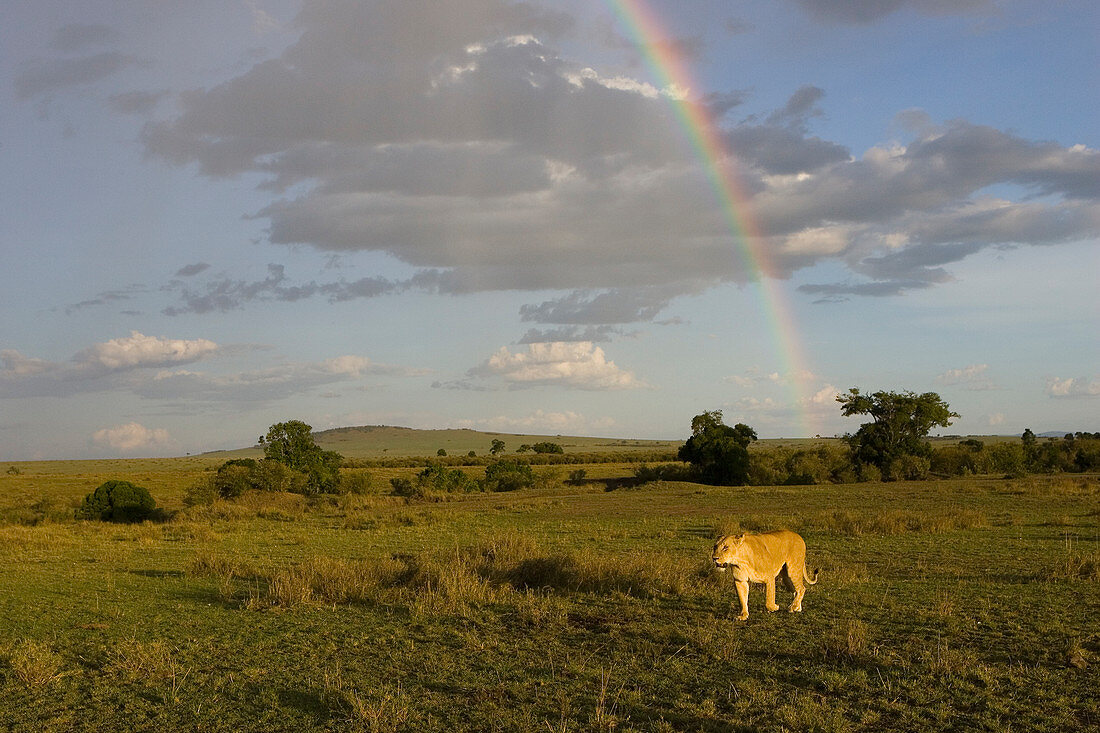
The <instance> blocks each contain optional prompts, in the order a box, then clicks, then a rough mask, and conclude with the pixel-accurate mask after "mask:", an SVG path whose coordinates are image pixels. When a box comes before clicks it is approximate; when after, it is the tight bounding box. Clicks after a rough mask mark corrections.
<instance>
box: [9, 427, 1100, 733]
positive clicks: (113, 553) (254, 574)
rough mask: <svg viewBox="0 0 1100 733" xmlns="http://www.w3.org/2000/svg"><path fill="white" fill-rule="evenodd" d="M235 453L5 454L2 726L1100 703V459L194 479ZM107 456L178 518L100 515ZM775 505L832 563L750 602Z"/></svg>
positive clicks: (949, 711)
mask: <svg viewBox="0 0 1100 733" xmlns="http://www.w3.org/2000/svg"><path fill="white" fill-rule="evenodd" d="M387 450H388V449H387ZM398 452H399V451H398V449H397V448H394V449H393V450H392V451H389V452H388V453H387V455H395V454H396V453H398ZM452 453H453V451H452ZM224 460H225V457H224V456H223V457H206V456H203V457H188V458H177V459H156V460H153V459H150V460H128V461H81V462H64V461H52V462H37V463H17V464H10V465H9V464H2V465H0V729H10V730H16V731H70V730H71V731H85V730H88V731H96V730H101V731H115V730H126V731H137V730H156V731H164V730H196V731H198V730H201V731H221V730H225V731H241V730H249V731H251V730H255V731H260V730H263V731H270V730H287V731H291V730H293V731H313V730H316V731H322V730H333V731H336V730H341V731H342V730H366V731H454V730H475V731H492V730H499V731H755V730H764V731H858V730H867V731H880V730H933V731H935V730H989V731H1004V730H1016V731H1019V730H1035V731H1062V730H1064V731H1081V730H1089V729H1092V730H1095V729H1098V728H1100V694H1098V693H1097V690H1098V689H1100V620H1098V619H1100V478H1098V477H1097V476H1096V475H1095V474H1055V475H1030V476H1020V477H1015V478H1005V477H1003V476H1000V475H996V476H994V475H990V476H970V477H964V478H952V479H938V480H928V481H894V482H863V483H842V484H816V485H789V486H788V485H784V486H731V487H723V486H710V485H704V484H698V483H692V482H688V481H679V480H661V479H658V480H649V481H640V480H637V476H638V472H637V466H636V464H631V463H625V462H620V463H591V464H577V465H570V466H553V465H549V466H535V467H534V470H535V474H536V481H535V484H534V486H533V487H531V488H524V489H521V490H518V491H509V492H504V493H486V492H481V491H474V492H469V493H454V494H446V495H427V496H419V497H400V496H392V495H390V494H391V486H392V484H391V481H390V479H393V478H401V477H410V478H411V477H415V476H416V475H417V473H418V471H419V470H420V468H416V467H402V466H399V465H396V463H397V462H394V465H384V464H382V463H378V464H377V465H375V466H374V467H365V468H364V467H358V468H345V469H344V472H345V473H346V474H358V475H360V476H361V477H362V478H361V479H360V480H359V481H358V482H357V483H356V487H357V492H358V493H347V494H343V495H331V496H330V495H325V496H318V497H305V496H302V495H300V494H293V493H273V492H250V491H247V492H244V493H243V494H242V495H241V496H240V497H238V498H235V499H232V500H218V501H215V502H213V503H208V504H207V503H201V504H194V505H191V506H187V505H186V504H185V502H184V498H185V496H187V495H188V491H189V490H190V488H191V487H193V486H194V485H195V484H196V483H197V482H201V481H202V480H203V479H204V477H208V476H209V475H210V474H211V472H213V471H215V470H216V469H217V467H218V466H219V465H220V464H221V463H222V462H223V461H224ZM353 463H354V462H353ZM579 469H583V470H584V473H583V476H582V475H581V474H578V473H577V471H578V470H579ZM5 470H7V473H5V472H4V471H5ZM461 470H463V471H465V472H468V473H469V474H470V475H471V476H479V475H481V474H482V473H483V472H484V471H485V468H484V467H479V466H467V467H464V468H462V469H461ZM109 479H123V480H127V481H131V482H133V483H135V484H138V485H140V486H144V487H145V488H147V489H148V490H149V491H150V493H151V494H152V495H153V497H155V499H156V501H157V504H158V506H159V507H161V508H162V509H163V510H164V516H163V517H162V518H161V519H160V520H159V521H155V522H152V521H146V522H143V523H136V524H114V523H109V522H100V521H77V520H75V519H73V514H74V510H75V509H76V508H77V507H78V506H79V505H80V503H81V501H82V499H83V498H84V497H85V496H86V495H87V494H88V493H89V492H91V491H92V490H93V489H95V488H96V487H97V486H99V485H100V484H102V483H103V482H104V481H107V480H109ZM777 528H789V529H793V530H795V531H797V532H799V533H800V534H801V535H802V536H803V537H804V538H805V540H806V544H807V546H808V564H809V565H810V567H811V568H814V567H817V568H820V570H821V574H820V580H819V582H818V583H817V585H814V586H811V587H810V588H809V589H808V591H807V593H806V597H805V600H804V602H803V609H804V611H803V612H802V613H801V614H790V613H787V612H786V610H785V609H786V605H787V603H789V602H790V598H791V594H790V593H789V592H787V591H786V590H784V589H782V587H781V588H780V591H779V593H778V602H779V604H780V606H781V609H782V610H780V611H779V612H777V613H774V614H772V613H767V612H766V611H765V609H764V594H763V591H762V589H761V588H760V587H758V586H754V587H753V590H752V592H751V593H750V617H749V619H748V620H747V621H745V622H739V621H737V620H736V619H735V617H736V615H737V613H738V611H739V607H738V604H737V599H736V594H735V593H734V589H733V583H732V580H731V579H730V578H728V577H726V575H725V574H722V573H719V572H716V571H715V570H714V569H713V567H712V563H711V562H710V550H711V547H712V544H713V542H714V538H715V537H716V536H718V535H720V534H730V533H735V532H738V531H758V530H767V529H777Z"/></svg>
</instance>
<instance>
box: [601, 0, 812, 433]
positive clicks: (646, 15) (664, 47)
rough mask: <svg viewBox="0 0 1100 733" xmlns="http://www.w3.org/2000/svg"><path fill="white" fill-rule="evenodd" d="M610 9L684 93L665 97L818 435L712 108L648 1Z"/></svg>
mask: <svg viewBox="0 0 1100 733" xmlns="http://www.w3.org/2000/svg"><path fill="white" fill-rule="evenodd" d="M606 3H607V5H608V7H609V8H610V9H611V10H612V12H613V13H614V14H615V16H616V17H617V18H618V20H619V22H620V23H621V24H622V25H623V27H624V28H625V29H626V31H627V33H628V35H629V36H630V39H631V41H632V42H633V43H634V45H635V46H636V47H637V48H638V50H639V51H640V52H641V54H642V56H643V57H644V58H645V61H646V65H647V66H648V67H649V70H650V73H651V74H652V75H653V77H654V80H655V81H656V83H657V86H658V87H659V88H661V89H664V90H676V91H677V92H679V93H678V94H675V95H674V94H668V93H666V95H665V96H666V98H667V99H668V100H669V101H670V103H671V104H672V106H673V107H674V109H675V113H676V116H677V117H678V118H679V120H680V123H681V124H682V125H683V128H684V130H685V131H686V133H687V136H688V138H689V140H690V143H691V146H692V147H693V148H694V151H695V154H696V155H697V156H698V158H699V160H700V161H701V162H702V164H703V168H704V170H705V172H706V175H707V178H708V180H709V182H710V184H711V187H712V188H713V189H714V192H715V194H716V195H717V198H718V203H719V204H720V205H721V207H722V211H723V214H724V217H725V220H726V224H727V226H728V227H729V230H730V233H731V234H733V238H734V241H735V242H736V249H737V254H738V255H739V257H740V258H741V261H742V264H743V265H744V266H745V268H746V272H748V273H750V274H753V275H756V276H757V277H756V280H757V287H758V288H759V290H760V298H759V302H760V304H761V309H762V311H763V315H764V318H765V320H766V321H767V324H768V328H769V331H770V332H771V333H772V334H773V335H774V338H775V351H776V354H777V356H778V359H779V361H780V364H781V367H782V369H781V372H780V373H781V374H785V375H786V376H787V384H788V385H789V388H790V399H791V401H792V404H793V407H794V410H795V416H796V427H797V429H798V430H799V431H800V432H801V433H802V435H803V436H810V435H813V434H814V433H815V432H816V431H814V430H813V428H812V427H811V419H810V415H809V412H808V410H807V409H806V399H805V398H806V392H807V389H806V387H807V380H808V375H809V374H810V370H809V369H808V368H807V361H806V357H805V354H804V353H803V350H802V348H801V341H800V339H799V338H798V325H797V323H796V322H795V320H794V317H793V315H792V314H791V308H790V306H789V305H788V303H787V302H786V300H785V299H784V295H783V292H782V290H781V289H780V288H779V286H778V285H777V282H776V280H777V278H776V277H775V274H776V272H777V269H776V268H775V267H774V266H773V263H772V261H771V258H770V257H769V255H768V252H767V250H766V249H765V248H764V246H763V241H764V239H763V236H762V233H761V231H760V228H759V226H757V224H756V221H755V220H754V219H753V217H752V207H751V206H750V204H749V198H748V196H747V195H746V194H745V192H744V190H743V189H742V187H741V182H740V181H739V180H738V177H737V174H736V170H735V164H736V157H735V156H734V155H733V153H732V151H731V150H729V148H728V147H727V146H726V144H725V142H724V141H723V140H722V136H721V134H720V132H719V129H718V126H717V124H716V123H715V121H714V120H713V119H712V118H711V116H710V114H709V112H708V110H707V109H706V107H705V106H704V105H702V104H701V103H700V102H698V101H697V100H693V99H691V97H690V95H689V93H688V92H689V90H691V89H693V88H695V86H696V85H694V84H693V83H692V77H691V74H690V73H689V69H688V67H687V65H686V64H685V63H684V62H683V61H682V60H681V59H680V58H679V57H677V55H676V54H675V53H673V52H672V49H671V48H670V45H669V43H668V42H667V38H668V34H666V33H665V32H664V31H663V30H662V26H661V22H660V19H659V18H658V16H657V15H656V13H654V12H653V11H652V10H651V9H650V8H649V7H648V6H647V5H646V4H645V2H643V0H606Z"/></svg>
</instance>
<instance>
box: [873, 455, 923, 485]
mask: <svg viewBox="0 0 1100 733" xmlns="http://www.w3.org/2000/svg"><path fill="white" fill-rule="evenodd" d="M931 465H932V462H931V461H930V460H929V459H927V458H925V457H924V456H917V455H913V454H911V453H907V454H905V455H902V456H899V457H897V458H895V459H894V460H892V461H890V465H889V466H888V467H887V470H886V472H885V473H884V474H883V477H884V478H885V479H886V480H888V481H901V480H906V481H920V480H923V479H926V478H928V471H929V470H930V468H931Z"/></svg>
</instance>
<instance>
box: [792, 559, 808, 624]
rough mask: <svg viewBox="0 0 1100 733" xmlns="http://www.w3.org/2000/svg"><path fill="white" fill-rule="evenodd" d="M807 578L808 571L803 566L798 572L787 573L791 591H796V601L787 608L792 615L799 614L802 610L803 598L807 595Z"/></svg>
mask: <svg viewBox="0 0 1100 733" xmlns="http://www.w3.org/2000/svg"><path fill="white" fill-rule="evenodd" d="M803 564H804V563H803ZM805 576H806V571H805V568H804V567H801V564H800V566H799V568H798V569H797V570H788V572H787V578H788V579H789V582H790V584H791V586H792V588H791V590H793V591H794V600H793V601H791V605H790V606H789V607H788V608H787V610H788V611H790V612H791V613H798V612H799V611H801V610H802V597H803V596H804V595H806V583H805V582H804V580H803V579H804V578H805Z"/></svg>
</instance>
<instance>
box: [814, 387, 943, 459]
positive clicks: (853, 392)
mask: <svg viewBox="0 0 1100 733" xmlns="http://www.w3.org/2000/svg"><path fill="white" fill-rule="evenodd" d="M836 400H837V402H839V403H840V405H841V412H842V413H843V414H844V416H845V417H847V416H850V415H870V417H871V418H872V422H868V423H863V425H861V426H860V428H859V430H857V431H856V433H855V435H847V436H845V440H846V441H847V443H848V447H849V448H850V450H851V456H852V460H853V462H854V463H855V464H856V466H857V468H859V467H862V466H863V465H865V464H866V465H871V466H875V467H876V468H878V469H879V470H880V471H881V473H882V477H883V478H885V479H887V480H890V479H898V478H920V477H921V474H927V472H928V466H929V465H930V462H929V457H930V456H931V453H932V448H931V446H930V445H929V444H928V441H927V440H926V438H927V437H928V433H929V431H931V430H932V428H934V427H936V426H937V425H938V426H940V427H947V426H948V425H950V424H951V421H952V420H953V419H956V418H958V417H959V414H958V413H957V412H952V411H951V408H950V407H949V406H948V404H947V403H946V402H944V401H943V400H942V399H940V396H939V395H938V394H936V393H935V392H925V393H924V394H919V395H918V394H916V393H914V392H883V391H879V392H875V393H874V394H870V395H865V394H862V393H860V391H859V388H857V387H852V388H851V389H849V390H848V394H846V395H837V398H836Z"/></svg>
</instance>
